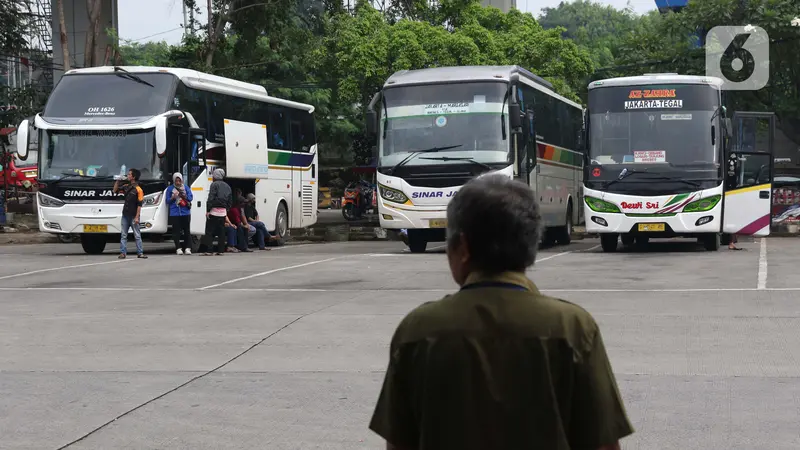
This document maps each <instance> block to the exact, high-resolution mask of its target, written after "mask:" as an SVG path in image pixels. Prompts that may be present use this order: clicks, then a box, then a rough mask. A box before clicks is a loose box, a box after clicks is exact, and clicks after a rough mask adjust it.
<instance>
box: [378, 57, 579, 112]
mask: <svg viewBox="0 0 800 450" xmlns="http://www.w3.org/2000/svg"><path fill="white" fill-rule="evenodd" d="M518 79H527V80H529V83H530V84H531V85H533V86H534V87H535V88H536V89H538V90H540V91H542V92H545V93H547V94H548V95H551V96H553V97H556V98H558V99H559V100H561V101H563V102H565V103H567V104H569V105H571V106H573V107H575V108H582V107H581V105H579V104H577V103H575V102H573V101H572V100H569V99H568V98H565V97H562V96H561V95H559V94H558V93H557V92H555V90H553V85H552V84H551V83H550V82H549V81H547V80H545V79H544V78H542V77H540V76H538V75H536V74H534V73H533V72H531V71H529V70H527V69H525V68H523V67H520V66H517V65H514V66H452V67H432V68H429V69H417V70H400V71H398V72H395V73H394V74H392V76H390V77H389V79H387V80H386V83H384V85H383V87H384V89H386V88H390V87H395V86H411V85H418V84H433V83H442V82H445V83H447V82H453V83H459V82H468V81H505V82H513V81H516V80H518Z"/></svg>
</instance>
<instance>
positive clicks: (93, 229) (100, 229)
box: [83, 225, 108, 233]
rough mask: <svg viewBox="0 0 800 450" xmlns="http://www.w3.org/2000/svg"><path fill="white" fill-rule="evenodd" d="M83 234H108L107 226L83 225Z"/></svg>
mask: <svg viewBox="0 0 800 450" xmlns="http://www.w3.org/2000/svg"><path fill="white" fill-rule="evenodd" d="M83 232H84V233H108V225H84V226H83Z"/></svg>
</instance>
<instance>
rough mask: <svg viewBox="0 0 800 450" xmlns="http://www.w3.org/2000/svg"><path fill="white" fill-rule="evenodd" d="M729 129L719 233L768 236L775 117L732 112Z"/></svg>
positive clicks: (762, 113) (766, 114)
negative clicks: (721, 223) (721, 222)
mask: <svg viewBox="0 0 800 450" xmlns="http://www.w3.org/2000/svg"><path fill="white" fill-rule="evenodd" d="M728 123H729V126H730V122H728ZM730 128H732V130H731V132H732V136H731V139H730V141H731V142H730V145H729V146H728V147H729V148H728V152H727V154H726V160H725V196H724V203H723V210H722V211H723V225H722V231H723V232H724V233H729V234H739V235H749V236H768V235H769V231H770V224H771V217H772V199H771V196H772V177H773V141H774V139H775V115H774V114H773V113H768V112H736V113H734V115H733V123H732V126H730Z"/></svg>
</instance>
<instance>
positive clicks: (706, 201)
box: [683, 195, 722, 213]
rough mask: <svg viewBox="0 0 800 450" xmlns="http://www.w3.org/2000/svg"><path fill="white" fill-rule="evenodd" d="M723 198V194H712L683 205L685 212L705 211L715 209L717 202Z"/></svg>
mask: <svg viewBox="0 0 800 450" xmlns="http://www.w3.org/2000/svg"><path fill="white" fill-rule="evenodd" d="M720 200H722V196H721V195H712V196H711V197H706V198H701V199H700V200H695V201H693V202H692V203H689V204H688V205H686V206H684V207H683V212H685V213H688V212H703V211H709V210H711V209H714V207H715V206H717V203H719V201H720Z"/></svg>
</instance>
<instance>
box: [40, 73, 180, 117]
mask: <svg viewBox="0 0 800 450" xmlns="http://www.w3.org/2000/svg"><path fill="white" fill-rule="evenodd" d="M137 78H138V80H139V81H137ZM174 84H175V76H173V75H172V74H168V73H137V74H128V73H126V72H115V73H100V74H75V75H65V76H64V77H62V78H61V81H60V82H59V83H58V85H57V86H56V87H55V89H54V90H53V93H52V94H50V98H49V99H48V100H47V105H46V106H45V108H44V114H43V115H44V117H63V118H78V117H79V118H83V119H88V118H105V119H113V118H115V117H125V118H130V117H152V116H155V115H158V114H161V113H163V112H165V111H167V110H168V109H169V108H171V107H172V102H173V99H172V96H173V95H172V92H173V90H174Z"/></svg>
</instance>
